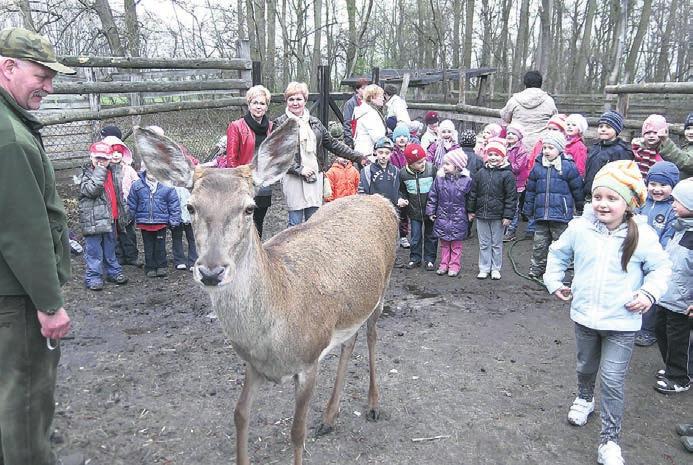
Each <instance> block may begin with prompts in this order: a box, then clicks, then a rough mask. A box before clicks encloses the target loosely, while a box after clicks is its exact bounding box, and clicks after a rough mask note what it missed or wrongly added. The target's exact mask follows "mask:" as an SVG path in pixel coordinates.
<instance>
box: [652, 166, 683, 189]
mask: <svg viewBox="0 0 693 465" xmlns="http://www.w3.org/2000/svg"><path fill="white" fill-rule="evenodd" d="M650 181H654V182H658V183H660V184H666V185H669V186H671V187H674V186H675V185H676V184H677V183H678V182H679V169H678V168H677V167H676V165H675V164H673V163H672V162H670V161H658V162H657V163H655V164H654V165H652V166H651V167H650V171H648V173H647V177H646V178H645V183H648V184H649V183H650Z"/></svg>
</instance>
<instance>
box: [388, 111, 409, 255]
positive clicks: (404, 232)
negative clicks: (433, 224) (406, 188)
mask: <svg viewBox="0 0 693 465" xmlns="http://www.w3.org/2000/svg"><path fill="white" fill-rule="evenodd" d="M392 138H393V140H394V143H395V148H394V149H393V150H392V155H391V156H390V162H391V163H392V164H393V165H395V166H396V167H397V168H398V169H399V170H400V174H401V170H402V169H403V168H404V167H405V166H407V157H405V156H404V150H405V149H406V148H407V145H408V144H409V140H410V138H411V136H410V134H409V125H408V124H404V123H400V124H398V125H397V127H395V130H394V131H393V132H392ZM408 235H409V217H408V216H407V208H406V207H404V208H400V209H399V245H400V247H402V248H403V249H408V248H409V247H410V246H411V244H410V242H409V239H407V236H408Z"/></svg>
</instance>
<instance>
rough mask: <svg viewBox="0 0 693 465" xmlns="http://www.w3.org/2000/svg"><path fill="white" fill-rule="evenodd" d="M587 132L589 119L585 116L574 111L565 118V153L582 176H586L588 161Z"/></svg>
mask: <svg viewBox="0 0 693 465" xmlns="http://www.w3.org/2000/svg"><path fill="white" fill-rule="evenodd" d="M586 132H587V120H586V119H585V117H584V116H582V115H580V114H578V113H573V114H572V115H568V117H567V118H566V119H565V135H566V140H567V143H566V146H565V154H566V156H568V157H569V158H572V160H573V161H574V162H575V166H576V167H577V169H578V173H580V176H581V177H583V178H584V177H585V164H586V163H587V146H586V145H585V141H584V137H585V133H586Z"/></svg>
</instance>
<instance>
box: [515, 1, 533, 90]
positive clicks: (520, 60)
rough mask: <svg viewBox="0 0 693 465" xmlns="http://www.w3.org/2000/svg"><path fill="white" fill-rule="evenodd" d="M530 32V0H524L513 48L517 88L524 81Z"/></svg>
mask: <svg viewBox="0 0 693 465" xmlns="http://www.w3.org/2000/svg"><path fill="white" fill-rule="evenodd" d="M528 33H529V0H522V5H521V6H520V24H519V25H518V28H517V40H516V41H515V47H514V48H513V81H514V82H517V85H516V86H515V88H516V89H519V88H520V85H519V84H520V83H521V82H522V74H523V72H524V68H525V62H526V60H527V48H528V45H529V44H528V43H527V41H528Z"/></svg>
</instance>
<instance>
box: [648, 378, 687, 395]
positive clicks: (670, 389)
mask: <svg viewBox="0 0 693 465" xmlns="http://www.w3.org/2000/svg"><path fill="white" fill-rule="evenodd" d="M654 388H655V390H656V391H657V392H661V393H662V394H675V393H679V392H686V391H688V390H689V389H690V388H691V382H690V381H688V382H687V383H685V384H678V383H675V382H674V381H672V380H670V379H668V378H663V379H660V380H658V381H657V383H656V384H655V386H654Z"/></svg>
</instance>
